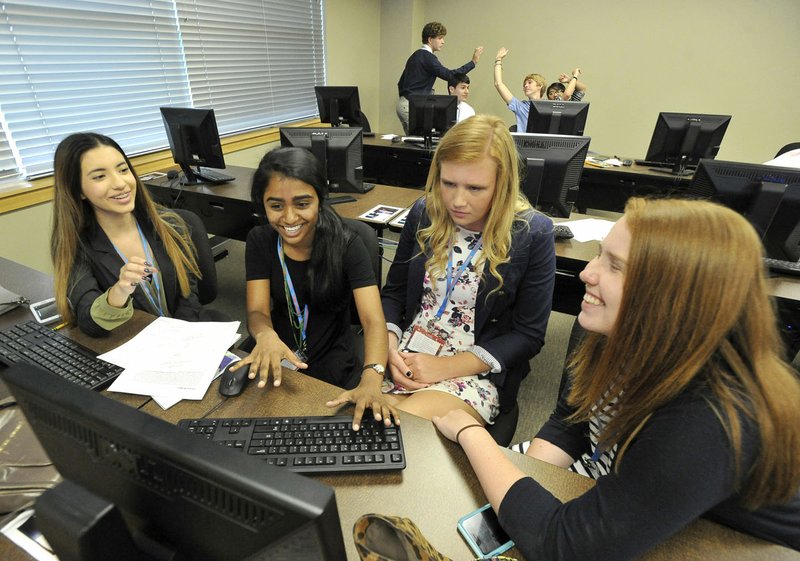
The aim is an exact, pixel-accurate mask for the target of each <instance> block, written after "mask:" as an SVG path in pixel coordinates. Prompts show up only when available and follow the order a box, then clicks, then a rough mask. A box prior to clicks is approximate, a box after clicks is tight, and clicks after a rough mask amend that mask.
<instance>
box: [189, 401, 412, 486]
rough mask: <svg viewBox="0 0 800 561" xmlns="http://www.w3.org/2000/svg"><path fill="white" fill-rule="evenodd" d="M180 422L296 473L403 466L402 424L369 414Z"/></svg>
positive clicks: (384, 468)
mask: <svg viewBox="0 0 800 561" xmlns="http://www.w3.org/2000/svg"><path fill="white" fill-rule="evenodd" d="M178 426H179V427H181V428H183V429H186V430H189V431H191V432H193V433H195V434H197V435H200V436H203V437H205V438H207V439H208V440H211V441H213V442H216V443H218V444H221V445H223V446H228V447H229V448H235V449H237V450H241V451H242V452H246V453H247V454H250V455H252V456H257V457H261V458H264V459H265V460H266V461H267V463H269V464H271V465H276V466H281V467H285V468H286V469H289V470H291V471H295V472H298V473H340V472H354V471H383V470H400V469H404V468H405V467H406V458H405V451H404V450H403V436H402V434H401V432H400V427H398V426H394V425H392V426H391V427H386V426H385V425H384V424H383V422H380V421H375V420H374V419H373V418H371V417H364V418H363V419H362V420H361V428H360V429H359V431H358V432H355V431H353V417H352V416H349V415H336V416H332V417H263V418H234V419H183V420H182V421H180V422H179V423H178Z"/></svg>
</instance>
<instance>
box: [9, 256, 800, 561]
mask: <svg viewBox="0 0 800 561" xmlns="http://www.w3.org/2000/svg"><path fill="white" fill-rule="evenodd" d="M0 273H2V276H0V278H2V283H3V285H4V286H6V287H7V288H9V289H10V290H15V291H17V292H18V293H19V292H23V293H24V288H25V286H26V284H24V283H26V282H27V283H28V284H29V285H30V286H33V285H34V284H36V285H37V286H38V287H39V288H38V289H37V290H41V292H40V293H38V294H39V295H40V296H41V297H45V296H47V295H48V294H49V292H47V291H48V277H47V275H43V274H42V273H38V272H36V271H32V270H31V269H28V268H27V267H24V266H22V265H18V264H16V263H14V262H12V261H9V260H7V259H3V258H0ZM32 281H35V282H32ZM50 290H52V289H50ZM30 294H31V295H32V294H33V292H32V291H31V292H30ZM9 314H14V315H17V316H18V317H17V318H16V319H15V318H8V319H9V320H10V321H14V322H16V321H23V320H26V319H28V317H26V316H29V312H27V311H26V310H14V311H13V312H9ZM9 314H5V315H6V316H7V315H9ZM4 317H5V316H0V318H4ZM153 319H154V318H153V317H152V316H149V315H148V314H145V313H143V312H138V311H137V312H136V313H135V314H134V318H133V319H132V320H131V321H130V322H128V323H127V324H126V325H125V326H123V327H121V328H119V329H116V330H114V332H113V333H112V335H111V337H109V338H105V339H92V338H89V337H86V336H85V335H83V334H81V333H80V332H78V331H77V330H76V329H71V330H66V331H65V333H66V334H67V335H68V336H69V337H71V338H74V339H76V340H78V341H79V342H80V343H82V344H84V345H86V346H87V347H90V348H92V349H94V350H95V351H97V352H103V351H106V350H109V349H111V348H113V347H115V346H117V345H118V344H121V343H122V342H124V341H125V340H127V339H128V338H130V337H131V336H132V335H134V334H135V333H136V332H138V331H139V330H141V329H142V328H143V327H145V326H146V325H147V324H148V323H149V322H150V321H152V320H153ZM340 391H341V390H340V389H339V388H337V387H335V386H331V385H329V384H327V383H325V382H321V381H319V380H315V379H313V378H310V377H308V376H305V375H303V374H299V373H297V372H293V371H289V370H284V372H283V382H282V384H281V387H280V388H278V389H275V388H270V389H268V390H266V392H265V391H264V390H261V389H259V388H257V387H256V385H255V384H250V385H249V386H248V387H247V389H246V390H245V391H244V393H243V394H242V395H241V396H239V397H237V398H235V399H229V400H227V401H225V400H223V398H222V397H221V396H220V395H219V393H218V391H217V382H215V383H214V384H213V385H212V386H211V388H210V389H209V391H208V392H207V393H206V396H205V397H204V399H203V400H201V401H182V402H180V403H179V404H177V405H176V406H174V407H172V408H171V409H168V410H167V411H164V410H162V409H161V408H160V407H159V406H158V405H156V404H155V403H153V402H152V401H150V400H148V399H146V398H142V397H140V396H129V395H125V394H112V393H109V392H104V393H105V394H106V395H108V396H109V397H113V398H114V399H116V400H119V401H122V402H124V403H127V404H128V405H132V406H134V407H139V408H140V409H141V410H142V411H144V412H147V413H149V414H152V415H154V416H157V417H160V418H163V419H165V420H167V421H169V422H172V423H176V422H177V421H178V420H180V419H182V418H186V417H202V416H204V415H207V414H208V413H209V412H211V411H212V410H213V416H219V417H226V416H227V417H230V416H270V415H296V414H307V415H326V414H331V410H329V409H328V408H327V407H325V405H324V404H325V402H326V401H327V400H329V399H332V398H333V397H335V396H336V395H338V394H339V392H340ZM347 411H349V409H348V410H347ZM402 427H403V433H404V439H403V440H404V444H405V449H406V457H407V464H408V467H407V468H406V469H405V470H403V471H402V472H399V473H378V474H369V473H367V474H364V473H361V474H353V475H345V474H339V475H329V476H314V478H315V479H318V480H320V481H322V482H324V483H326V484H328V485H331V486H332V487H334V489H335V490H336V501H337V504H338V507H339V517H340V520H341V526H342V532H343V535H344V542H345V546H346V547H347V556H348V559H349V560H350V561H357V560H358V555H357V553H356V551H355V547H354V545H353V540H352V528H353V524H354V523H355V520H356V519H357V518H358V517H359V516H361V515H362V514H366V513H370V512H376V513H381V514H393V515H399V516H404V517H408V518H411V519H412V520H413V521H414V522H415V523H416V524H417V525H418V526H419V527H420V529H421V530H422V532H423V533H424V534H425V536H426V537H427V538H428V539H429V540H430V542H431V543H432V544H433V545H434V546H435V547H436V548H437V549H439V551H441V552H442V553H443V554H445V555H447V556H450V557H451V558H453V559H454V560H462V559H471V558H472V557H471V555H470V552H469V549H468V548H467V546H466V544H465V543H464V542H463V540H462V539H461V537H460V536H459V534H458V533H457V531H456V522H457V520H458V519H459V518H460V517H461V516H462V515H464V514H466V513H468V512H471V511H472V510H474V509H475V508H477V507H478V506H480V505H482V504H485V503H486V497H485V495H484V494H483V491H482V490H481V488H480V486H479V484H478V482H477V479H476V478H475V476H474V473H473V471H472V469H471V468H470V466H469V463H468V462H467V459H466V456H465V455H464V454H463V452H462V451H461V449H460V448H459V447H458V446H457V445H455V444H454V443H451V442H449V441H447V440H445V439H443V438H442V437H441V436H440V435H439V434H438V433H437V432H436V430H435V428H434V427H433V425H432V424H431V423H430V422H428V421H426V420H423V419H420V418H418V417H414V416H413V415H404V416H403V419H402ZM193 438H196V437H193ZM505 453H506V454H507V455H508V457H509V458H511V459H512V461H513V462H514V463H515V464H516V465H517V466H518V467H519V468H520V469H522V470H523V471H524V472H525V473H528V474H530V475H532V476H533V477H535V478H536V479H537V480H538V481H539V482H541V483H542V484H543V485H544V486H545V487H546V488H547V489H549V490H550V491H551V492H552V493H553V494H554V495H555V496H557V497H558V498H559V499H561V500H569V499H571V498H574V497H577V496H579V495H581V494H582V493H584V492H585V491H586V490H587V489H589V488H590V487H591V486H592V485H593V482H592V481H591V480H589V479H587V478H584V477H581V476H579V475H577V474H574V473H570V472H568V471H566V470H562V469H559V468H556V467H554V466H551V465H549V464H546V463H543V462H540V461H537V460H534V459H532V458H528V457H526V456H522V455H520V454H516V453H512V452H510V451H506V452H505ZM445 497H446V505H445V501H444V500H441V499H444V498H445ZM0 559H4V560H6V561H31V557H29V556H28V555H27V554H26V553H24V552H23V551H22V550H20V549H18V548H16V547H15V546H14V545H13V544H11V543H10V542H9V541H8V540H6V539H5V537H2V538H0ZM643 559H646V560H652V561H662V560H663V561H667V560H685V561H689V560H697V561H701V560H702V561H707V560H708V561H714V560H720V561H722V560H725V561H727V560H729V559H738V560H744V561H762V560H763V561H766V560H777V561H782V560H787V561H788V560H794V561H798V560H800V553H797V552H794V551H791V550H788V549H785V548H782V547H779V546H776V545H772V544H768V543H766V542H763V541H761V540H758V539H756V538H753V537H750V536H748V535H745V534H742V533H739V532H736V531H734V530H731V529H729V528H726V527H724V526H720V525H718V524H715V523H713V522H709V521H707V520H698V521H696V522H694V523H692V524H690V525H689V526H688V527H687V528H686V529H684V530H683V531H681V532H679V533H678V534H677V535H675V536H673V537H672V538H671V539H670V540H668V541H666V542H665V543H663V544H661V545H660V546H658V547H656V548H655V549H653V550H652V551H651V552H649V553H648V554H647V555H646V556H645V557H643Z"/></svg>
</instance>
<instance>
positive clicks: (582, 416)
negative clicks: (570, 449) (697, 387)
mask: <svg viewBox="0 0 800 561" xmlns="http://www.w3.org/2000/svg"><path fill="white" fill-rule="evenodd" d="M625 220H626V222H627V226H628V228H629V229H630V233H631V247H630V253H629V255H628V262H627V265H626V269H625V280H624V287H623V296H622V301H621V304H620V310H619V315H618V316H617V320H616V323H615V325H614V327H613V328H612V332H611V334H610V335H609V336H608V337H606V336H602V335H599V334H594V333H590V334H587V336H586V338H585V339H584V341H583V343H582V344H581V346H580V347H579V348H578V350H577V352H576V354H575V355H574V356H573V358H572V359H571V361H570V368H571V370H572V376H573V386H572V391H571V393H570V396H569V401H570V403H571V404H573V405H574V406H575V407H576V409H577V410H576V413H575V414H574V415H573V419H574V420H586V419H588V418H589V417H590V416H591V410H592V407H593V406H599V407H600V409H601V410H602V408H603V407H604V406H606V405H607V404H608V402H609V401H611V400H612V399H614V398H615V397H618V399H619V401H618V402H617V404H616V405H614V406H613V411H614V415H613V417H612V419H611V420H610V421H609V423H608V424H607V425H606V427H605V428H604V430H603V432H602V434H601V435H600V440H601V443H602V445H603V446H608V445H610V444H614V443H619V444H620V450H619V453H618V456H617V461H618V462H619V461H622V456H623V454H624V452H625V449H626V447H627V445H628V444H629V443H630V442H631V440H632V439H633V437H634V436H635V435H636V434H637V433H638V431H639V430H640V429H641V427H642V426H643V425H644V424H646V422H647V420H648V418H649V417H650V415H651V414H652V413H653V412H654V411H655V410H657V409H658V408H659V407H662V406H663V405H665V404H667V403H669V402H670V401H671V400H673V399H674V398H675V397H676V396H678V395H679V394H680V393H681V392H683V391H685V390H686V389H687V388H688V387H689V386H690V384H691V385H694V384H702V385H705V387H707V388H709V389H710V390H711V392H712V394H713V396H714V398H713V399H712V403H711V405H712V407H713V408H714V410H715V411H716V413H717V415H718V417H719V418H720V420H721V422H722V423H723V426H724V427H725V431H726V433H727V435H728V438H729V440H730V442H731V445H732V448H733V450H734V453H735V458H736V465H737V473H736V476H737V481H738V482H739V487H740V491H742V492H743V493H742V494H743V504H744V505H746V506H749V507H752V508H755V507H757V506H759V505H762V504H765V503H776V502H784V501H786V500H788V499H789V498H791V497H792V496H793V495H794V493H796V492H797V489H798V487H800V408H798V404H799V403H800V381H799V380H798V377H797V374H796V373H795V372H794V371H793V370H792V369H791V367H789V366H788V365H787V364H786V362H784V360H782V358H781V355H782V353H783V351H782V346H781V342H780V337H779V334H778V331H777V321H776V318H775V313H774V310H773V307H772V304H771V302H770V299H769V296H768V293H767V289H766V279H765V275H764V267H763V264H762V248H761V242H760V240H759V238H758V235H757V234H756V232H755V230H754V229H753V228H752V226H750V224H749V223H748V222H747V221H746V220H745V219H744V218H743V217H742V216H741V215H739V214H737V213H736V212H734V211H732V210H730V209H728V208H725V207H722V206H720V205H717V204H715V203H711V202H704V201H686V200H644V199H631V200H629V201H628V204H627V205H626V207H625ZM609 388H615V390H613V391H610V392H607V390H608V389H609ZM620 390H621V392H620ZM742 415H745V416H747V417H750V418H752V419H753V420H754V422H755V424H756V425H757V426H758V430H759V436H760V453H759V455H758V459H757V460H756V463H755V465H754V466H753V468H752V470H750V471H749V472H748V473H741V469H740V461H741V437H742V427H741V422H740V419H741V416H742Z"/></svg>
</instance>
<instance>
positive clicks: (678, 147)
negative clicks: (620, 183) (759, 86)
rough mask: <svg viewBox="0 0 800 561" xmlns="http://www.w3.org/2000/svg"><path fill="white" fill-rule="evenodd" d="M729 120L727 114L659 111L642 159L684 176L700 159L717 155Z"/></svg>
mask: <svg viewBox="0 0 800 561" xmlns="http://www.w3.org/2000/svg"><path fill="white" fill-rule="evenodd" d="M730 120H731V116H730V115H703V114H700V113H667V112H661V113H659V114H658V119H657V120H656V126H655V128H654V129H653V138H652V139H650V146H649V147H648V148H647V156H645V160H646V161H647V162H659V163H664V165H665V167H671V168H672V172H673V173H676V174H682V175H687V174H688V173H691V171H690V169H694V168H695V167H696V166H697V163H698V162H699V161H700V159H701V158H716V157H717V153H718V152H719V147H720V144H722V137H723V136H725V131H726V130H727V128H728V123H730Z"/></svg>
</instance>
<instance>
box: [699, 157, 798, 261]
mask: <svg viewBox="0 0 800 561" xmlns="http://www.w3.org/2000/svg"><path fill="white" fill-rule="evenodd" d="M686 193H687V196H689V197H694V198H703V199H711V200H715V201H717V202H719V203H722V204H724V205H726V206H728V207H730V208H732V209H734V210H735V211H737V212H739V213H741V214H743V215H744V216H745V217H746V218H747V219H748V220H749V221H750V222H751V223H752V224H753V226H754V227H755V228H756V230H757V231H758V232H759V234H760V235H761V239H762V241H763V243H764V249H765V252H766V254H767V257H770V258H773V259H779V260H781V261H794V262H797V261H800V169H795V168H782V167H776V166H767V165H763V164H747V163H741V162H725V161H721V160H710V159H703V160H700V162H699V164H698V166H697V171H696V172H695V174H694V177H693V178H692V182H691V183H690V184H689V187H688V188H687V190H686Z"/></svg>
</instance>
